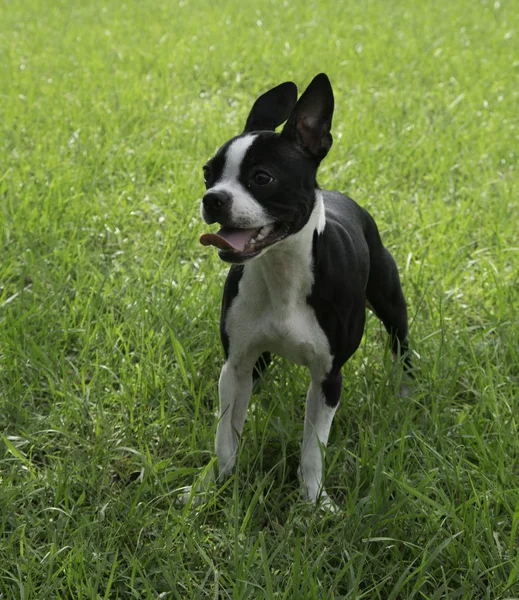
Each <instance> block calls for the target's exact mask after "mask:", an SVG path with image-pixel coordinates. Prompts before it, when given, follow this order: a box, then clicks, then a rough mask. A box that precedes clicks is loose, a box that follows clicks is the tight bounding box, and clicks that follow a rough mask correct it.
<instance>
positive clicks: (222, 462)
mask: <svg viewBox="0 0 519 600" xmlns="http://www.w3.org/2000/svg"><path fill="white" fill-rule="evenodd" d="M253 366H254V362H252V366H250V365H249V364H247V365H245V364H243V363H241V364H237V363H236V362H234V361H232V360H231V359H228V360H227V361H226V363H225V364H224V366H223V369H222V372H221V374H220V381H219V383H218V393H219V397H220V414H219V420H218V426H217V428H216V444H215V450H216V456H217V458H218V471H219V477H220V478H223V477H226V476H227V475H229V473H230V472H231V471H232V469H233V467H234V464H235V462H236V451H237V448H238V439H239V437H240V435H241V433H242V431H243V426H244V424H245V416H246V414H247V408H248V406H249V401H250V397H251V393H252V368H253Z"/></svg>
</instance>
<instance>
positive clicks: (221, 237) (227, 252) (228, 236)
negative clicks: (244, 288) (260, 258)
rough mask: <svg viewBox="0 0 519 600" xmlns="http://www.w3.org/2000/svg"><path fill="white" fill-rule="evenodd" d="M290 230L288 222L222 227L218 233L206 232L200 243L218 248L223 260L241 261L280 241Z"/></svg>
mask: <svg viewBox="0 0 519 600" xmlns="http://www.w3.org/2000/svg"><path fill="white" fill-rule="evenodd" d="M288 230H289V225H288V224H287V223H271V224H269V225H264V226H263V227H257V228H255V229H241V228H238V227H222V228H221V229H220V230H219V231H218V232H217V233H204V234H203V235H202V236H201V237H200V243H201V244H202V245H204V246H215V247H216V248H218V250H219V252H218V254H219V256H220V258H221V259H222V260H225V261H226V262H233V263H240V262H244V261H246V260H248V259H250V258H253V257H254V256H256V255H257V254H259V253H260V252H261V251H262V250H263V249H265V248H267V247H268V246H272V245H273V244H275V243H277V242H280V241H281V240H282V239H283V238H285V237H286V236H287V235H288Z"/></svg>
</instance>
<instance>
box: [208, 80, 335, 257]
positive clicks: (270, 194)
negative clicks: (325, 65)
mask: <svg viewBox="0 0 519 600" xmlns="http://www.w3.org/2000/svg"><path fill="white" fill-rule="evenodd" d="M333 108H334V100H333V92H332V87H331V85H330V81H329V79H328V77H327V76H326V75H325V74H324V73H321V74H320V75H317V76H316V77H315V78H314V79H313V81H312V82H311V83H310V85H309V86H308V87H307V89H306V90H305V92H304V93H303V95H302V96H301V97H300V98H299V100H297V87H296V85H295V83H292V82H286V83H282V84H281V85H278V86H277V87H275V88H273V89H271V90H269V91H268V92H266V93H265V94H263V95H262V96H260V97H259V98H258V99H257V100H256V102H255V103H254V105H253V107H252V110H251V112H250V114H249V116H248V118H247V122H246V124H245V129H244V131H243V133H242V134H241V135H238V136H237V137H234V138H232V139H231V140H229V141H228V142H226V143H225V144H224V145H223V146H222V147H221V148H220V149H219V150H218V152H217V153H216V154H215V156H214V157H213V158H212V159H211V160H209V161H208V162H207V163H206V165H205V166H204V179H205V185H206V189H207V191H206V193H205V194H204V197H203V199H202V206H201V212H202V217H203V218H204V220H205V222H206V223H209V224H211V223H219V224H220V225H221V226H222V227H221V229H220V230H219V231H218V233H206V234H204V235H202V237H201V238H200V242H201V243H202V244H204V245H213V246H216V247H217V248H218V249H219V255H220V258H221V259H222V260H225V261H227V262H233V263H242V262H245V261H246V260H249V259H251V258H254V257H256V256H259V255H260V254H262V253H263V252H265V251H266V250H267V249H269V248H271V247H272V246H274V245H275V244H278V243H279V242H281V241H282V240H284V239H285V238H287V237H288V236H290V235H293V234H294V233H297V232H298V231H300V230H301V228H302V227H303V226H304V225H305V223H306V222H307V221H308V218H309V216H310V214H311V212H312V209H313V207H314V203H315V190H316V187H317V183H316V172H317V168H318V166H319V163H320V162H321V160H322V159H323V158H324V157H325V156H326V154H327V153H328V150H329V149H330V148H331V145H332V135H331V133H330V130H331V125H332V116H333ZM285 121H286V124H285V126H284V128H283V130H282V131H281V133H276V132H275V129H276V127H278V126H279V125H281V124H282V123H284V122H285Z"/></svg>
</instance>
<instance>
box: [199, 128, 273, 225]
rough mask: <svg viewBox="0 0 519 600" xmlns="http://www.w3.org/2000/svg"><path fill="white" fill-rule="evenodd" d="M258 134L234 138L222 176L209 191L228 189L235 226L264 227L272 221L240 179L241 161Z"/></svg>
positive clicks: (232, 221) (232, 220)
mask: <svg viewBox="0 0 519 600" xmlns="http://www.w3.org/2000/svg"><path fill="white" fill-rule="evenodd" d="M256 137H257V136H256V135H245V136H243V137H239V138H238V139H236V140H234V142H232V144H231V145H230V146H229V148H227V152H226V154H225V164H224V168H223V171H222V176H221V177H220V179H219V180H218V181H217V182H216V184H215V185H214V186H213V187H212V188H210V189H209V190H207V191H208V192H218V191H222V190H223V191H226V192H227V193H228V194H230V196H231V198H232V206H231V214H230V221H231V223H232V225H233V226H234V227H242V228H244V229H245V228H255V227H263V225H267V224H269V223H271V222H272V218H270V217H269V216H268V215H267V213H266V212H265V210H264V209H263V207H262V206H261V204H259V203H258V202H257V201H256V200H255V199H254V198H253V197H252V196H251V195H250V194H249V192H248V191H247V190H246V189H245V188H244V187H243V185H242V184H241V183H240V181H239V176H240V168H241V163H242V162H243V159H244V157H245V154H246V153H247V150H248V149H249V148H250V147H251V145H252V143H253V142H254V140H255V139H256Z"/></svg>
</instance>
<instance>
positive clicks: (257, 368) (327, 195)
mask: <svg viewBox="0 0 519 600" xmlns="http://www.w3.org/2000/svg"><path fill="white" fill-rule="evenodd" d="M333 109H334V97H333V91H332V87H331V84H330V81H329V79H328V77H327V76H326V75H325V74H324V73H321V74H319V75H317V76H316V77H315V78H314V79H313V81H312V82H311V83H310V85H309V86H308V87H307V89H306V90H305V92H304V93H303V95H302V96H301V97H300V98H299V100H298V99H297V87H296V85H295V84H294V83H292V82H286V83H282V84H281V85H278V86H277V87H275V88H273V89H271V90H270V91H268V92H266V93H265V94H263V95H262V96H260V97H259V98H258V99H257V100H256V102H255V103H254V105H253V107H252V110H251V112H250V114H249V116H248V118H247V122H246V124H245V129H244V130H243V133H241V134H240V135H238V136H236V137H233V138H232V139H230V140H229V141H228V142H226V143H225V144H224V145H223V146H222V147H221V148H220V149H219V150H218V152H217V153H216V154H215V156H214V157H213V158H211V160H209V161H208V162H207V164H206V165H205V166H204V179H205V186H206V190H207V191H206V192H205V194H204V196H203V199H202V204H201V213H202V217H203V219H204V221H205V222H206V223H208V224H212V223H219V225H220V227H221V228H220V229H219V231H218V232H217V233H205V234H203V235H202V236H201V238H200V242H201V243H202V244H204V245H206V246H215V247H216V248H218V254H219V256H220V258H221V259H222V260H224V261H225V262H228V263H232V266H231V268H230V271H229V274H228V276H227V280H226V282H225V287H224V292H223V302H222V312H221V321H220V335H221V340H222V344H223V350H224V354H225V364H224V366H223V368H222V371H221V374H220V381H219V387H218V389H219V397H220V410H219V420H218V425H217V431H216V455H217V459H218V471H219V477H224V476H226V475H228V474H229V473H230V472H231V470H232V469H233V467H234V464H235V462H236V452H237V446H238V438H239V436H240V435H241V433H242V430H243V427H244V423H245V415H246V412H247V407H248V405H249V400H250V397H251V392H252V388H253V383H254V381H255V380H256V379H257V378H258V377H259V376H260V375H261V374H262V373H263V372H264V371H265V369H266V368H267V367H268V364H269V362H270V360H271V353H274V354H278V355H280V356H282V357H285V358H287V359H288V360H290V361H293V362H295V363H297V364H299V365H305V366H307V367H308V369H309V371H310V375H311V383H310V388H309V390H308V393H307V396H306V414H305V422H304V435H303V447H302V457H301V463H300V467H299V477H300V481H301V486H302V491H303V496H304V497H305V498H306V499H307V500H310V501H312V502H317V501H319V500H321V501H322V502H324V503H325V504H327V505H329V506H330V507H333V503H332V502H331V500H330V499H329V498H328V497H327V495H326V492H325V490H324V488H323V448H324V447H325V446H326V444H327V441H328V434H329V432H330V427H331V424H332V419H333V416H334V414H335V412H336V410H337V407H338V405H339V400H340V396H341V387H342V385H341V382H342V376H341V367H342V366H343V365H344V363H345V362H346V361H347V360H348V358H350V356H351V355H352V354H353V353H354V352H355V350H356V349H357V347H358V346H359V343H360V341H361V338H362V334H363V331H364V322H365V310H366V306H367V307H368V308H370V309H371V310H372V311H373V312H374V313H375V314H376V315H377V316H378V317H379V318H380V319H381V320H382V323H383V324H384V326H385V328H386V330H387V332H388V333H389V336H390V339H391V344H392V350H393V352H394V353H395V355H397V356H401V357H402V361H403V364H404V368H405V367H407V369H409V368H410V359H409V350H408V342H407V310H406V302H405V299H404V295H403V293H402V287H401V284H400V278H399V276H398V270H397V267H396V264H395V261H394V259H393V257H392V256H391V254H390V253H389V252H388V250H387V249H386V248H385V247H384V246H383V245H382V242H381V240H380V236H379V232H378V229H377V226H376V224H375V222H374V220H373V218H372V217H371V216H370V215H369V213H368V212H367V211H366V210H364V209H363V208H362V207H360V206H359V205H358V204H357V203H356V202H355V201H353V200H352V199H351V198H349V197H348V196H345V195H344V194H341V193H339V192H335V191H328V190H321V189H320V187H319V185H318V184H317V181H316V174H317V169H318V167H319V164H320V163H321V161H322V160H323V158H324V157H325V156H326V155H327V153H328V151H329V150H330V148H331V145H332V134H331V133H330V130H331V127H332V116H333ZM285 121H286V124H285V126H284V127H283V129H282V131H281V132H280V133H277V132H276V131H275V129H276V128H277V127H278V126H279V125H281V124H282V123H284V122H285Z"/></svg>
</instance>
